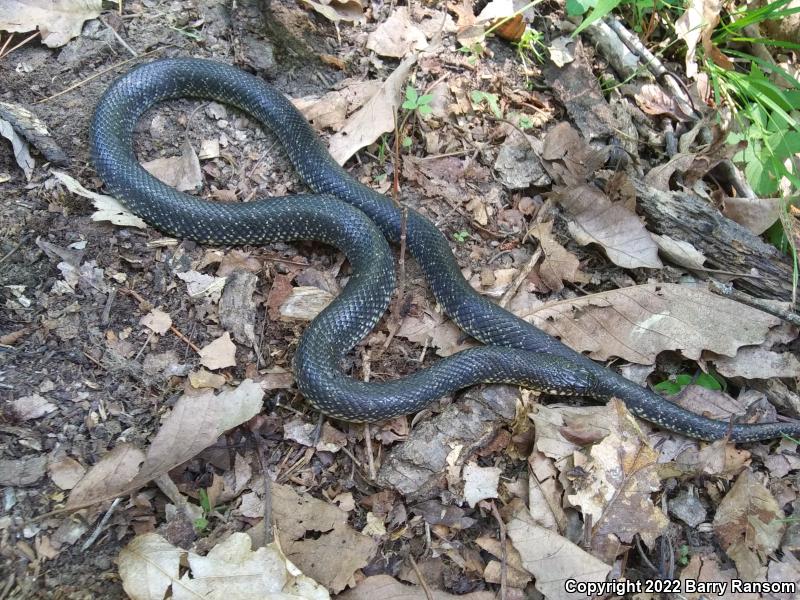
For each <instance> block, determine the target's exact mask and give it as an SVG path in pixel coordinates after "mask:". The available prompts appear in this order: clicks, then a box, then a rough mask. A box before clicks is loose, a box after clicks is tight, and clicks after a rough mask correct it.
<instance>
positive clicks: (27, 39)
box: [0, 31, 39, 58]
mask: <svg viewBox="0 0 800 600" xmlns="http://www.w3.org/2000/svg"><path fill="white" fill-rule="evenodd" d="M37 35H39V32H38V31H36V32H34V33H33V34H31V35H29V36H28V37H26V38H25V39H24V40H22V41H21V42H20V43H19V44H17V45H16V46H14V47H12V48H10V49H9V50H8V51H7V52H2V51H0V58H5V57H6V56H8V55H9V54H11V53H12V52H13V51H14V50H17V49H19V48H22V47H23V46H24V45H25V44H27V43H28V42H30V41H31V40H32V39H34V38H35V37H36V36H37ZM13 37H14V36H13V35H12V36H10V37H9V38H8V39H7V40H6V43H5V44H3V50H5V47H6V46H7V45H8V42H10V41H11V38H13Z"/></svg>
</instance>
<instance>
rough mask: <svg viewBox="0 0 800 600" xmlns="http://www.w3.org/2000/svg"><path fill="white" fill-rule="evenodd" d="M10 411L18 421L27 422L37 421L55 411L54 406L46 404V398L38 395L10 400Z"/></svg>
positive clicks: (49, 403)
mask: <svg viewBox="0 0 800 600" xmlns="http://www.w3.org/2000/svg"><path fill="white" fill-rule="evenodd" d="M10 405H11V410H12V411H13V412H14V415H15V416H16V417H17V418H18V419H19V420H20V421H27V420H29V419H38V418H40V417H43V416H45V415H47V414H50V413H51V412H53V411H54V410H55V409H56V405H55V404H53V403H52V402H48V400H47V398H44V397H42V396H40V395H39V394H31V395H30V396H23V397H22V398H17V399H16V400H12V401H11V403H10Z"/></svg>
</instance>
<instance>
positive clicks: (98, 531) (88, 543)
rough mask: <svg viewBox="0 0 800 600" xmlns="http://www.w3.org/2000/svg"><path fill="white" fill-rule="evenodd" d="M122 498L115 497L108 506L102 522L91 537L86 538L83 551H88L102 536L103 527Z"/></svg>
mask: <svg viewBox="0 0 800 600" xmlns="http://www.w3.org/2000/svg"><path fill="white" fill-rule="evenodd" d="M121 500H122V498H115V499H114V501H113V502H112V503H111V506H109V507H108V510H107V511H106V514H104V515H103V518H102V519H100V522H99V523H98V524H97V527H95V529H94V533H92V535H90V536H89V539H88V540H86V541H85V542H84V543H83V545H82V546H81V552H86V550H88V549H89V546H91V545H92V544H94V543H95V541H96V540H97V538H99V537H100V534H101V533H102V532H103V529H105V526H106V524H107V523H108V520H109V519H110V518H111V515H112V514H113V513H114V510H116V508H117V506H118V505H119V503H120V501H121Z"/></svg>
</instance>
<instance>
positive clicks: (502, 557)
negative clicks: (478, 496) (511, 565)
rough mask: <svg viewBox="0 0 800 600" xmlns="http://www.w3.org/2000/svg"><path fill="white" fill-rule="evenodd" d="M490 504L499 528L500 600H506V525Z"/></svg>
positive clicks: (495, 506)
mask: <svg viewBox="0 0 800 600" xmlns="http://www.w3.org/2000/svg"><path fill="white" fill-rule="evenodd" d="M491 503H492V514H493V515H494V518H495V519H496V520H497V526H498V527H499V528H500V600H506V591H507V589H508V562H507V561H508V547H507V545H506V544H507V542H506V524H505V523H503V518H502V517H501V516H500V511H499V510H497V505H496V504H495V503H494V500H492V501H491Z"/></svg>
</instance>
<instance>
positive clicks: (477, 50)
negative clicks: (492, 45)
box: [458, 41, 486, 65]
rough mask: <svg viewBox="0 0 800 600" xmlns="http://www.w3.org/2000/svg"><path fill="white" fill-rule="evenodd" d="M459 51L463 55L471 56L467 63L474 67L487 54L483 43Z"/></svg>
mask: <svg viewBox="0 0 800 600" xmlns="http://www.w3.org/2000/svg"><path fill="white" fill-rule="evenodd" d="M458 51H459V52H462V53H463V54H469V58H468V59H467V62H468V63H469V64H471V65H474V64H475V63H477V62H478V60H479V59H481V58H483V56H484V55H485V54H486V46H484V45H483V42H480V41H478V42H473V43H472V44H470V45H469V46H461V47H460V48H459V49H458Z"/></svg>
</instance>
